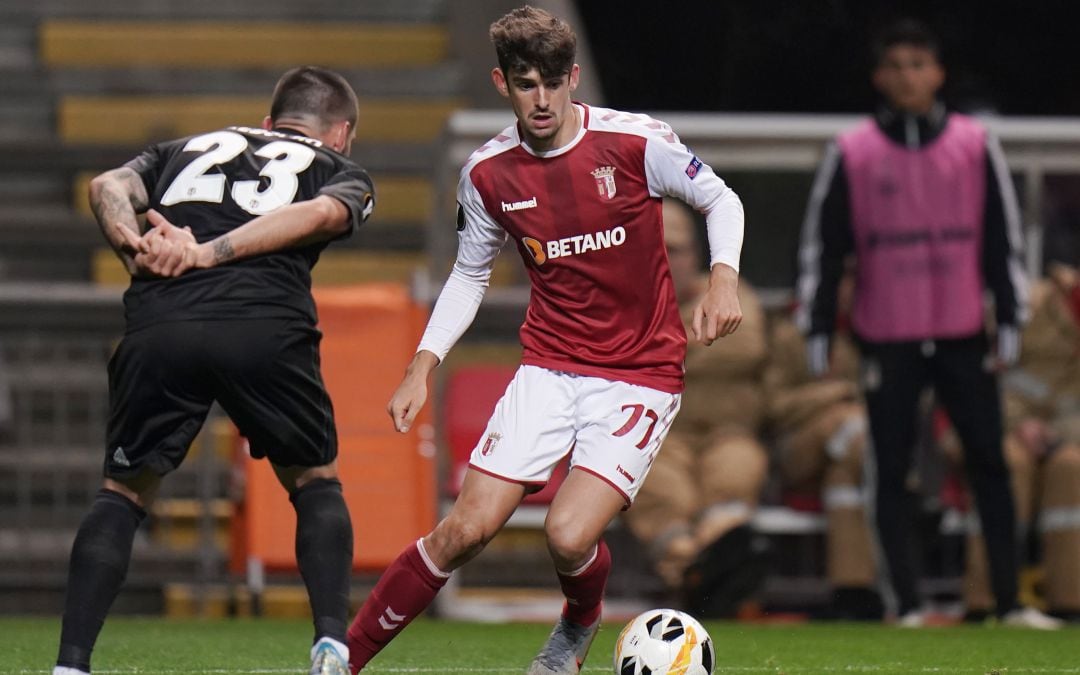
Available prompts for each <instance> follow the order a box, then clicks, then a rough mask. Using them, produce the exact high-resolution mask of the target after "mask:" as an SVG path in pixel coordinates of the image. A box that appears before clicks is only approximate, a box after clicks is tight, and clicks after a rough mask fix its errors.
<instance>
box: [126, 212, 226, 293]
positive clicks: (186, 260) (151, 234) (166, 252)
mask: <svg viewBox="0 0 1080 675" xmlns="http://www.w3.org/2000/svg"><path fill="white" fill-rule="evenodd" d="M146 220H147V222H148V223H149V224H150V228H149V229H148V230H147V231H146V232H145V233H144V234H143V235H142V236H139V235H138V234H136V233H135V232H132V231H131V230H130V229H129V228H127V227H120V228H119V230H120V233H121V236H122V237H123V239H124V245H123V250H124V251H125V252H126V253H127V254H128V255H130V256H131V260H132V263H133V264H134V269H133V270H132V275H133V276H143V277H178V276H180V275H181V274H183V273H184V272H187V271H188V270H190V269H193V268H198V267H210V266H211V265H210V264H209V262H210V258H211V250H210V247H209V246H207V245H205V244H199V242H198V241H196V239H195V235H193V234H192V233H191V228H190V227H177V226H175V225H173V224H172V223H170V222H169V221H168V220H166V219H165V217H164V216H163V215H161V214H160V213H158V212H157V211H154V210H153V209H151V210H150V211H148V212H147V213H146Z"/></svg>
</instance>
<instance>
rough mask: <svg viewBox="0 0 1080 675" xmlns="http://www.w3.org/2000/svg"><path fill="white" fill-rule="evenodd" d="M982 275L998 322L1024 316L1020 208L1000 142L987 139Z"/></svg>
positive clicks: (1018, 320)
mask: <svg viewBox="0 0 1080 675" xmlns="http://www.w3.org/2000/svg"><path fill="white" fill-rule="evenodd" d="M983 228H984V229H983V260H982V265H983V276H984V278H985V279H986V285H987V286H988V287H989V289H990V291H991V292H992V293H993V294H994V308H995V314H996V317H995V318H996V320H997V322H998V324H999V325H1000V324H1010V325H1013V326H1019V325H1022V324H1023V322H1024V321H1026V320H1027V302H1026V301H1027V279H1026V276H1025V273H1024V269H1023V265H1022V264H1021V262H1020V248H1021V245H1022V234H1021V230H1020V208H1019V206H1018V205H1017V201H1016V191H1015V190H1014V188H1013V183H1012V177H1011V176H1010V175H1009V169H1008V167H1007V166H1006V164H1005V157H1004V155H1003V154H1002V152H1001V146H1000V145H999V144H998V141H997V139H996V138H994V137H993V136H988V137H987V141H986V204H985V208H984V210H983Z"/></svg>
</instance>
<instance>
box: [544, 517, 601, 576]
mask: <svg viewBox="0 0 1080 675" xmlns="http://www.w3.org/2000/svg"><path fill="white" fill-rule="evenodd" d="M544 533H545V534H546V535H547V544H548V551H550V552H551V557H552V558H553V559H554V560H555V563H556V566H557V567H560V568H563V569H566V568H571V567H576V566H578V565H580V563H581V561H583V560H585V559H586V558H588V557H589V556H590V555H592V552H593V549H594V548H595V546H596V537H594V536H593V535H592V533H591V532H586V531H585V528H584V527H582V526H581V525H579V524H577V523H575V522H573V521H566V520H562V521H558V522H552V521H551V520H550V519H549V521H548V522H547V523H545V525H544Z"/></svg>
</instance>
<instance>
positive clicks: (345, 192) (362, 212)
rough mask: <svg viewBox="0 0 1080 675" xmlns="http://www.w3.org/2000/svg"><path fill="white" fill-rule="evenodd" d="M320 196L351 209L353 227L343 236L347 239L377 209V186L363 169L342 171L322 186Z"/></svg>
mask: <svg viewBox="0 0 1080 675" xmlns="http://www.w3.org/2000/svg"><path fill="white" fill-rule="evenodd" d="M318 194H319V195H327V196H329V197H333V198H334V199H336V200H338V201H339V202H341V203H342V204H344V205H345V207H346V208H347V209H349V220H350V221H351V222H350V225H351V226H350V227H349V232H348V233H346V234H345V235H343V236H346V237H347V236H349V235H350V234H352V233H353V232H355V231H356V229H357V228H358V227H360V225H361V224H363V222H364V221H365V220H367V219H368V217H369V216H371V212H372V211H373V210H374V209H375V186H374V184H373V183H372V182H371V178H370V177H369V176H368V174H367V172H366V171H364V170H363V169H359V168H355V167H354V168H344V169H342V170H341V171H339V172H338V173H336V174H334V176H333V177H332V178H330V180H329V181H327V182H326V185H323V186H322V188H321V189H320V190H319V193H318Z"/></svg>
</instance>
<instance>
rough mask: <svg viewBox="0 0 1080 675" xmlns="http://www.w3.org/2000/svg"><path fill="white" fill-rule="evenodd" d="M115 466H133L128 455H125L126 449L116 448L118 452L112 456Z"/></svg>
mask: <svg viewBox="0 0 1080 675" xmlns="http://www.w3.org/2000/svg"><path fill="white" fill-rule="evenodd" d="M112 461H113V464H119V465H120V466H131V462H130V461H129V460H128V458H127V455H125V454H124V448H123V447H121V446H116V451H115V452H113V455H112Z"/></svg>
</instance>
